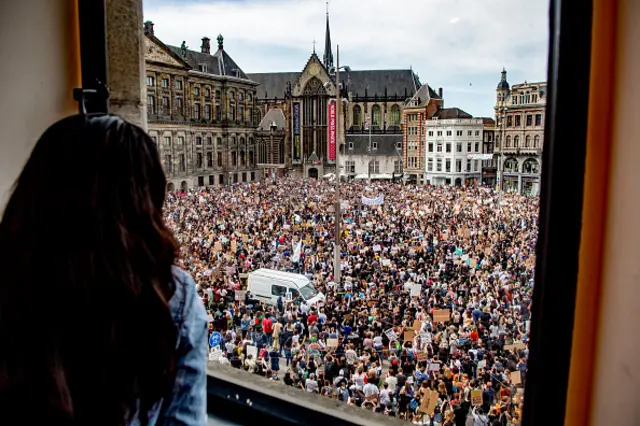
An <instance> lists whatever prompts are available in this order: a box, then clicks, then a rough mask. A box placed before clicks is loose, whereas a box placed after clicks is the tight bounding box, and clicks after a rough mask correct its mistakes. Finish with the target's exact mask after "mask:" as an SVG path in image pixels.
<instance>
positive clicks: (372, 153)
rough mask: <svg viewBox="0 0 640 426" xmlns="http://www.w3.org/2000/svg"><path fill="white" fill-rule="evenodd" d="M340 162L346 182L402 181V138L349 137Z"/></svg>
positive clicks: (392, 135)
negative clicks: (351, 180) (359, 180)
mask: <svg viewBox="0 0 640 426" xmlns="http://www.w3.org/2000/svg"><path fill="white" fill-rule="evenodd" d="M340 162H341V164H342V165H343V170H342V173H344V174H345V175H346V178H347V179H372V180H381V179H382V180H391V179H394V178H395V179H400V178H401V177H402V135H397V134H393V133H391V134H389V133H387V134H384V133H382V134H380V133H377V134H371V135H367V134H353V133H347V135H346V138H345V144H344V146H343V147H342V151H341V159H340Z"/></svg>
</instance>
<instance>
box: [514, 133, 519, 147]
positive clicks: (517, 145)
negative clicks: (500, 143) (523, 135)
mask: <svg viewBox="0 0 640 426" xmlns="http://www.w3.org/2000/svg"><path fill="white" fill-rule="evenodd" d="M519 146H520V136H517V135H516V136H514V137H513V147H514V148H517V147H519Z"/></svg>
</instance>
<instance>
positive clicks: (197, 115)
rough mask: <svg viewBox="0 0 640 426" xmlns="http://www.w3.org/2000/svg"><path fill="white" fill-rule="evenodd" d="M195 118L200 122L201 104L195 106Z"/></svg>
mask: <svg viewBox="0 0 640 426" xmlns="http://www.w3.org/2000/svg"><path fill="white" fill-rule="evenodd" d="M193 118H194V119H196V120H200V104H195V105H194V106H193Z"/></svg>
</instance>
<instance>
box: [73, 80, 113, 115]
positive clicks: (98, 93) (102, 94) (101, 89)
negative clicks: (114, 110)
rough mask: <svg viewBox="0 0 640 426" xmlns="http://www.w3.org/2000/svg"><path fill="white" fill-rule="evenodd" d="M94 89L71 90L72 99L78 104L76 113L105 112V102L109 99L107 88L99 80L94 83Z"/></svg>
mask: <svg viewBox="0 0 640 426" xmlns="http://www.w3.org/2000/svg"><path fill="white" fill-rule="evenodd" d="M95 87H96V88H95V89H85V88H82V87H81V88H75V89H73V99H74V100H75V101H76V102H78V112H79V113H80V114H83V115H85V114H87V112H105V113H106V112H107V101H108V99H109V88H108V87H107V86H106V84H104V83H102V82H101V81H99V80H96V82H95Z"/></svg>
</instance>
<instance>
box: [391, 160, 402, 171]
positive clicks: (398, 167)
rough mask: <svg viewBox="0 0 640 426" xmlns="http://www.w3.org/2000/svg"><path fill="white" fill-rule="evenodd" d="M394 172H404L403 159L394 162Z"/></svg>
mask: <svg viewBox="0 0 640 426" xmlns="http://www.w3.org/2000/svg"><path fill="white" fill-rule="evenodd" d="M393 172H394V173H402V161H400V160H395V161H394V162H393Z"/></svg>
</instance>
